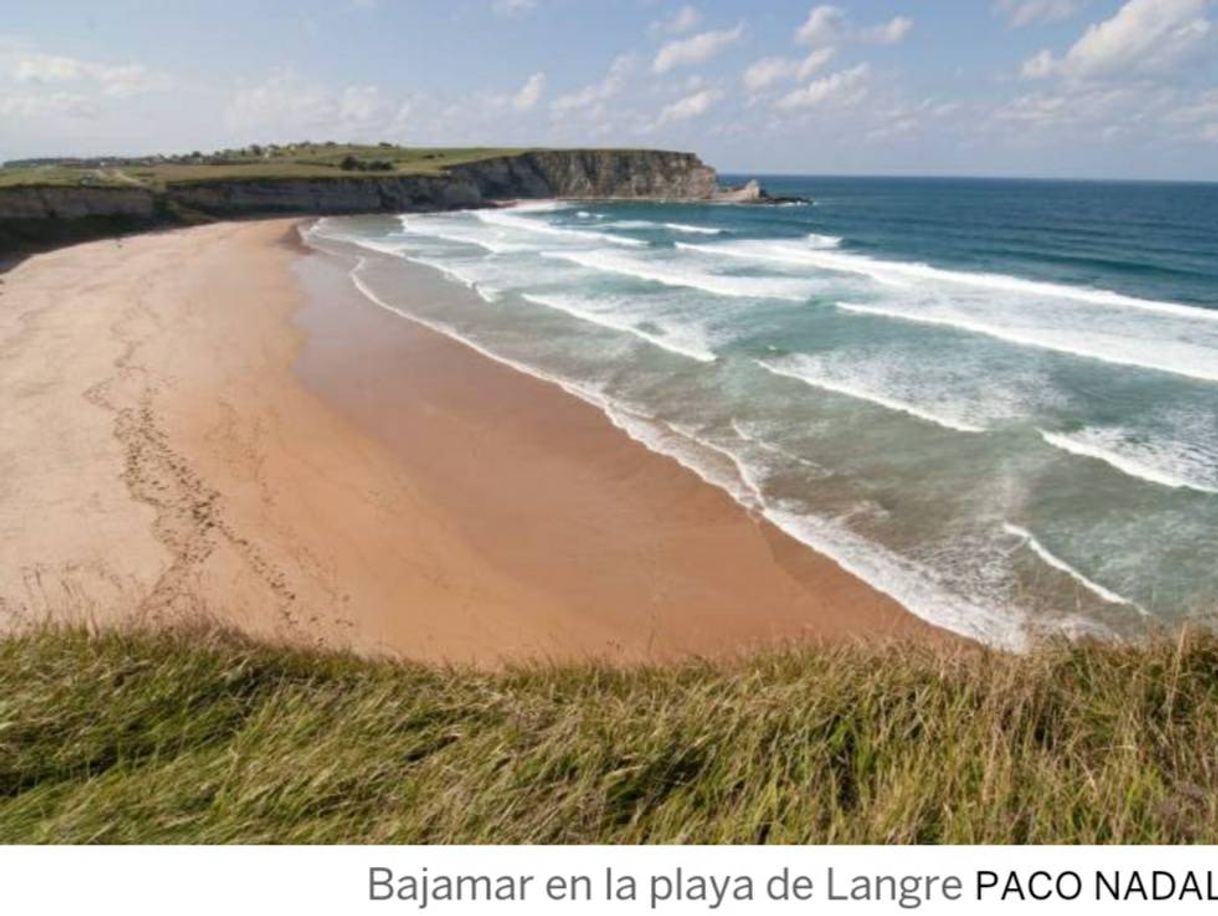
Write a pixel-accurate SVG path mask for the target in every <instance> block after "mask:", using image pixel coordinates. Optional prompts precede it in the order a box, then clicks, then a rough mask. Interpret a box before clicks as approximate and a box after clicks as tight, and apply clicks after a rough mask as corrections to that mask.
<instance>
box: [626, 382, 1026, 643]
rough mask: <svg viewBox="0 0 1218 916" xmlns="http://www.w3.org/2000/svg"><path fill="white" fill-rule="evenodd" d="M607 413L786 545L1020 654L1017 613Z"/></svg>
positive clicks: (738, 468)
mask: <svg viewBox="0 0 1218 916" xmlns="http://www.w3.org/2000/svg"><path fill="white" fill-rule="evenodd" d="M606 412H607V413H608V414H609V416H610V419H611V420H613V422H614V423H615V424H616V425H617V426H618V427H619V428H620V429H622V430H623V431H624V432H626V433H627V434H628V435H629V436H631V438H633V439H635V440H636V441H638V442H641V443H642V444H643V445H646V446H647V447H648V448H650V449H651V450H652V451H654V452H659V453H660V454H664V455H668V456H669V457H670V458H673V459H674V460H676V461H677V462H678V463H679V464H681V465H682V466H684V467H686V468H688V469H689V470H691V471H693V472H694V473H695V474H697V475H698V476H699V477H701V478H702V479H703V480H704V481H706V482H707V483H710V484H712V485H714V486H717V487H719V488H720V489H722V490H724V491H726V492H727V493H728V494H729V495H730V496H732V497H733V498H734V499H735V500H736V501H737V502H738V503H740V504H741V505H742V506H743V507H744V508H746V509H750V510H753V511H758V512H759V513H760V514H761V515H762V516H763V517H764V518H766V519H767V520H768V521H770V522H771V523H772V524H774V525H775V526H777V527H778V528H779V529H781V530H782V531H784V532H786V533H787V534H788V535H790V536H791V537H792V538H794V539H795V540H797V541H799V542H800V543H802V544H804V545H806V546H808V547H810V548H811V549H812V550H815V551H816V552H817V553H819V554H821V555H822V556H825V557H828V558H829V559H830V560H832V561H833V562H834V563H836V564H837V565H838V566H840V567H841V568H842V569H844V570H845V571H846V572H848V573H850V574H851V575H854V576H856V577H858V578H859V579H861V580H862V581H864V582H866V583H867V584H868V585H870V586H871V587H872V588H874V589H876V590H877V591H880V592H882V593H884V594H885V595H888V596H889V597H891V598H893V599H894V600H895V601H897V602H898V603H899V604H901V605H903V606H904V607H905V608H907V609H908V610H909V611H910V612H911V613H913V614H914V615H915V616H917V617H920V618H922V619H923V620H926V621H927V622H929V623H931V624H933V625H935V626H939V627H943V628H944V629H947V630H951V631H952V632H955V633H959V634H961V635H963V636H967V637H969V638H971V639H976V640H978V641H980V642H983V643H986V644H988V645H992V646H995V647H998V648H1003V649H1008V650H1011V651H1020V650H1022V649H1024V648H1025V647H1026V644H1027V639H1026V634H1025V627H1026V621H1025V619H1024V617H1023V615H1022V614H1020V613H1018V612H1015V611H1010V610H1006V609H1002V608H993V607H989V606H987V605H984V604H981V603H978V602H974V601H971V600H969V599H968V598H965V597H963V596H960V595H958V594H956V593H954V592H953V591H952V590H951V589H949V588H947V587H945V586H944V585H942V584H941V583H940V582H939V581H938V580H937V577H936V575H935V573H934V572H933V571H932V570H930V569H928V568H926V567H924V566H922V565H921V564H918V563H916V562H914V561H912V560H910V559H907V558H905V557H902V556H900V555H899V554H896V553H894V552H892V551H890V550H888V549H887V548H885V547H883V546H881V545H880V544H876V543H874V542H873V541H869V540H868V539H866V538H864V537H862V536H861V535H858V534H856V533H854V532H853V531H851V530H850V528H849V527H847V526H846V525H845V524H844V523H843V522H841V521H839V520H836V519H831V518H822V517H819V516H815V515H810V514H806V513H803V512H794V511H791V510H789V509H785V508H782V507H780V506H774V505H770V504H768V503H767V502H766V500H765V498H764V495H763V494H762V491H761V487H760V485H759V482H758V480H757V477H756V475H755V474H754V473H753V472H752V470H751V469H750V468H749V467H748V465H747V463H745V462H744V461H743V460H742V459H741V458H740V457H739V456H737V455H735V454H733V453H732V452H731V451H730V450H728V449H725V448H723V447H722V446H718V445H713V444H711V443H709V442H708V441H707V440H705V439H695V438H693V437H691V436H690V435H689V433H688V432H687V431H684V430H682V429H679V428H675V427H673V426H671V425H670V424H667V423H664V422H663V421H658V420H656V419H654V418H644V417H641V416H639V415H638V414H632V413H631V412H630V411H628V410H624V409H623V408H621V407H620V406H618V405H614V406H610V407H608V408H607V409H606Z"/></svg>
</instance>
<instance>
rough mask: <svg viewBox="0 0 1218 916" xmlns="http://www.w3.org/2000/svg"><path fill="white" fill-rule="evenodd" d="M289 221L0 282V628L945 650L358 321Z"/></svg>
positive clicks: (431, 338) (94, 246)
mask: <svg viewBox="0 0 1218 916" xmlns="http://www.w3.org/2000/svg"><path fill="white" fill-rule="evenodd" d="M295 226H296V223H295V222H294V221H291V220H269V221H262V222H250V223H230V224H218V225H211V226H205V227H199V228H193V229H187V230H178V231H173V232H165V233H156V234H149V235H144V236H137V237H132V238H128V239H123V240H122V241H121V242H116V241H114V240H109V241H103V242H93V243H89V244H84V245H77V246H74V247H71V248H66V249H62V250H59V251H56V252H52V253H49V254H43V255H38V256H36V257H33V258H31V259H29V260H27V261H25V262H23V263H22V264H20V265H18V266H17V267H16V268H14V269H13V270H12V271H11V272H9V273H8V274H5V275H4V277H3V285H0V406H2V408H3V410H2V412H0V623H3V624H4V625H5V626H14V625H19V624H22V623H26V622H29V621H37V620H42V619H48V618H49V619H85V620H88V621H90V622H92V623H94V624H97V625H106V624H111V623H115V622H120V621H129V620H136V621H140V622H145V623H153V624H156V623H173V622H175V621H181V620H191V619H194V618H197V617H200V616H205V617H209V618H214V619H216V620H218V621H220V622H222V623H224V624H227V625H231V626H235V627H238V628H240V629H242V630H244V631H247V632H250V633H252V634H255V635H258V636H262V637H271V638H275V639H283V640H289V641H293V642H301V643H309V644H320V645H326V646H336V647H350V648H354V649H356V650H358V651H361V652H368V653H386V654H390V655H394V656H398V657H403V658H410V659H419V660H426V661H444V662H454V663H467V662H470V663H475V664H479V665H487V666H494V665H499V664H502V663H505V662H514V661H526V660H528V661H533V660H562V661H568V660H583V659H606V660H610V661H615V662H634V661H668V660H673V659H679V658H685V657H689V656H709V657H720V656H725V655H733V654H736V653H740V652H744V651H748V650H751V649H754V648H757V647H759V646H768V645H774V644H777V643H787V642H792V641H806V640H816V641H842V640H856V639H870V640H875V639H927V640H934V641H938V640H941V639H943V638H945V637H943V636H942V634H941V633H940V632H939V631H937V630H935V629H934V628H932V627H930V626H928V625H926V624H924V623H922V622H921V621H919V620H917V619H916V618H914V617H913V616H912V615H910V614H909V613H908V612H906V611H905V610H904V609H902V608H901V607H900V606H899V605H897V604H896V603H895V602H893V601H892V600H890V599H889V598H887V597H886V596H884V595H882V594H880V593H878V592H876V591H874V590H873V589H871V588H870V587H868V586H867V585H865V584H864V583H862V582H861V581H859V580H858V579H856V578H854V577H853V576H851V575H850V574H848V573H846V572H845V571H843V570H842V569H841V568H840V567H838V566H837V565H836V564H835V563H833V562H832V561H830V560H828V559H826V558H824V557H821V556H819V555H817V554H815V553H813V552H812V551H810V550H808V549H807V548H806V547H804V546H803V545H801V544H799V543H797V542H795V541H794V540H792V539H791V538H789V537H788V536H786V535H785V534H783V533H782V532H780V531H778V530H777V529H776V528H774V527H773V526H771V525H770V524H769V523H767V522H765V521H763V520H760V519H757V518H754V517H751V516H750V515H749V513H747V512H746V511H745V510H744V509H742V508H741V507H740V506H739V505H737V504H736V503H735V502H733V501H732V500H731V499H730V498H729V497H728V496H727V495H726V494H724V493H723V492H721V491H720V490H718V489H716V488H714V487H712V486H710V485H708V484H706V483H704V482H703V481H701V480H700V479H699V478H698V477H697V476H695V475H694V474H693V473H691V472H690V471H688V470H686V469H685V468H683V467H681V466H680V465H678V464H677V463H676V462H674V461H672V460H671V459H668V458H665V457H662V456H659V455H656V454H654V453H652V452H650V451H649V450H647V449H646V448H645V447H644V446H642V445H640V444H639V443H637V442H635V441H633V440H632V439H630V438H629V437H628V436H626V435H625V434H624V433H623V432H621V431H620V430H618V429H617V428H616V427H614V426H613V425H612V424H611V423H610V422H609V421H608V420H607V419H606V418H605V417H604V416H603V415H602V414H601V413H600V412H599V411H598V410H596V409H595V408H594V407H592V406H590V405H588V404H585V403H584V402H582V401H580V400H578V399H576V398H573V397H571V396H570V395H568V394H566V393H565V392H563V391H562V390H561V389H559V388H557V387H554V386H552V385H549V384H548V383H546V382H543V381H540V380H537V379H534V378H532V377H530V376H527V375H525V374H522V373H519V372H517V371H515V370H513V369H511V368H509V367H507V366H504V365H502V364H500V363H497V362H495V361H493V360H491V359H488V358H487V357H485V356H483V355H481V354H479V353H477V352H475V351H473V350H471V349H469V348H467V347H465V346H463V345H461V344H459V343H457V342H454V341H452V340H450V339H448V338H446V337H443V336H441V335H439V334H437V333H435V332H433V331H431V330H428V329H426V328H424V327H422V326H420V325H417V324H415V323H413V322H411V321H409V320H406V319H403V318H401V317H398V316H395V315H392V314H390V313H388V312H386V311H384V310H382V309H380V308H378V307H377V306H375V305H373V304H372V303H370V302H369V301H368V300H366V299H364V298H363V297H362V296H360V295H359V294H358V293H357V292H356V291H355V290H354V289H353V288H352V287H351V285H350V283H349V281H348V278H347V276H346V269H347V265H345V264H342V263H340V262H339V261H338V259H336V258H333V257H331V256H328V255H324V254H318V253H306V252H305V251H304V250H302V248H301V246H299V244H296V243H294V242H293V240H294V239H295V238H296V233H295ZM419 270H420V273H419V275H418V291H417V294H418V295H427V296H444V295H458V294H460V291H459V289H458V288H457V287H455V286H454V285H452V284H448V283H447V282H445V281H442V280H438V279H437V278H436V277H435V276H432V275H431V274H430V272H427V271H426V270H425V269H423V268H420V269H419Z"/></svg>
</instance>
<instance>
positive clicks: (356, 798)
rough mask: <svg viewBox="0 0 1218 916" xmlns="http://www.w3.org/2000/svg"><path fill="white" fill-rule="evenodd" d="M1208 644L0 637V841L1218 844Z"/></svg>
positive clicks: (1206, 640) (1213, 682)
mask: <svg viewBox="0 0 1218 916" xmlns="http://www.w3.org/2000/svg"><path fill="white" fill-rule="evenodd" d="M1216 767H1218V641H1215V639H1214V638H1213V637H1200V636H1198V637H1193V638H1189V639H1187V640H1183V641H1181V642H1180V643H1179V644H1172V643H1165V644H1161V645H1157V646H1154V647H1150V648H1144V649H1134V648H1112V647H1109V648H1103V647H1087V648H1073V649H1070V648H1057V649H1048V650H1044V651H1042V652H1040V653H1038V654H1035V655H1031V656H1027V657H1008V656H1002V655H997V654H990V653H984V652H969V653H964V654H963V655H960V656H955V657H948V656H947V655H945V654H942V653H936V652H935V651H933V650H911V649H899V648H888V649H868V648H845V649H806V650H801V651H797V652H791V653H787V654H774V655H770V656H766V657H759V658H756V659H753V660H751V661H747V662H742V663H740V664H738V665H732V666H723V665H721V666H712V665H708V664H689V665H685V666H679V667H672V668H654V669H633V670H610V669H603V668H596V667H558V668H544V669H543V668H537V669H530V670H519V671H512V672H506V673H498V674H495V673H476V672H469V671H452V670H441V669H438V668H429V667H423V666H403V665H395V664H391V663H387V662H372V661H366V660H360V659H357V658H353V657H349V656H343V655H337V654H319V653H310V652H307V651H300V650H290V649H283V648H274V647H268V646H263V645H257V644H255V643H252V642H250V641H247V640H244V639H241V638H239V637H235V636H232V635H226V634H222V633H214V632H201V631H196V632H179V633H168V634H166V633H162V634H159V635H158V634H148V633H108V634H104V635H101V636H89V635H87V634H85V633H84V632H83V631H79V630H45V631H41V632H37V633H32V634H28V635H22V636H10V637H8V638H5V639H3V640H2V641H0V840H4V841H8V842H110V843H127V842H150V843H161V842H222V843H223V842H237V841H241V842H253V843H261V842H296V843H322V842H331V843H332V842H417V843H437V842H473V843H479V842H505V843H517V842H558V843H566V842H640V841H642V842H665V841H666V842H695V841H696V842H719V841H736V842H745V843H749V842H759V841H769V842H792V841H807V842H835V843H836V842H864V843H870V842H903V841H921V842H970V843H973V842H976V843H987V842H995V843H1004V842H1042V843H1054V842H1099V843H1108V842H1129V843H1142V842H1169V843H1170V842H1193V841H1204V842H1211V843H1212V842H1215V841H1216V840H1218V770H1216Z"/></svg>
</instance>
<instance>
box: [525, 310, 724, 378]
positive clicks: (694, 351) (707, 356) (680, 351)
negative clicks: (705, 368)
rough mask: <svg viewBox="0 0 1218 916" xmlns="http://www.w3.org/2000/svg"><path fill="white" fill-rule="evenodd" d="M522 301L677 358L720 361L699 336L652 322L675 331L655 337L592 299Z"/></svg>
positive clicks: (651, 320) (705, 361)
mask: <svg viewBox="0 0 1218 916" xmlns="http://www.w3.org/2000/svg"><path fill="white" fill-rule="evenodd" d="M521 298H523V299H526V300H528V301H529V302H532V303H535V304H536V305H541V306H545V307H546V308H550V309H554V310H556V311H560V312H564V313H566V314H568V315H571V316H573V317H575V318H579V319H580V320H581V321H587V322H590V323H592V324H595V325H599V326H600V327H603V328H609V329H610V330H614V331H623V332H625V333H627V334H633V335H634V336H635V337H638V338H640V339H642V340H645V341H647V342H648V343H650V344H652V345H653V346H656V347H660V348H661V349H663V350H667V351H668V352H669V353H675V354H677V355H678V356H684V357H687V358H689V359H695V360H697V361H698V362H702V363H713V362H714V361H715V359H716V358H717V357H716V356H715V353H714V352H713V351H712V350H711V349H710V348H709V347H707V346H706V345H705V342H704V341H703V340H702V339H701V338H700V337H699V336H698V335H696V334H693V333H690V332H689V331H688V329H683V328H682V329H677V328H672V327H671V326H668V325H664V324H661V323H659V322H656V321H655V320H654V319H650V322H651V323H652V324H655V325H656V326H657V327H660V328H661V329H662V330H665V331H670V332H675V333H671V334H652V333H650V332H648V331H646V330H644V329H642V328H640V327H638V326H637V325H635V324H633V323H632V322H631V321H630V320H629V319H628V318H624V317H618V316H616V315H613V314H607V313H606V312H604V311H601V310H598V309H596V308H594V307H593V306H594V305H595V301H593V300H587V299H579V298H576V297H572V296H553V295H544V296H543V295H537V294H535V293H522V294H521ZM681 332H684V333H681ZM677 333H680V339H676V334H677Z"/></svg>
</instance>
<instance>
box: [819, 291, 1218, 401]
mask: <svg viewBox="0 0 1218 916" xmlns="http://www.w3.org/2000/svg"><path fill="white" fill-rule="evenodd" d="M837 307H838V308H839V309H842V310H843V311H846V312H852V313H854V314H856V315H870V316H873V317H879V318H890V319H895V320H897V321H911V322H914V323H915V324H927V325H935V326H938V327H947V328H955V329H956V330H959V331H967V332H969V333H971V334H983V335H985V336H987V337H993V338H994V339H996V340H1001V341H1004V342H1006V343H1012V344H1016V345H1017V346H1021V347H1036V348H1038V349H1041V350H1052V351H1054V352H1056V353H1065V354H1068V355H1070V356H1081V357H1084V358H1086V359H1095V360H1099V361H1100V362H1105V363H1111V364H1113V365H1117V366H1135V367H1137V368H1139V369H1150V370H1152V371H1155V372H1167V373H1170V374H1172V375H1181V376H1185V377H1187V378H1194V379H1198V380H1200V381H1204V382H1218V355H1216V354H1214V353H1213V351H1211V350H1208V349H1205V348H1200V347H1190V346H1188V345H1175V346H1173V345H1171V343H1170V342H1167V345H1166V346H1165V345H1164V342H1162V341H1161V342H1160V343H1159V347H1160V351H1161V352H1160V353H1159V354H1158V356H1157V358H1151V357H1154V356H1155V354H1154V353H1153V352H1152V350H1151V347H1152V346H1153V344H1152V342H1151V341H1149V340H1146V339H1134V338H1119V339H1115V340H1113V339H1112V338H1108V339H1106V340H1104V341H1101V340H1097V339H1096V338H1095V336H1094V335H1092V336H1090V337H1088V336H1087V335H1086V334H1085V333H1084V332H1083V331H1082V330H1081V329H1075V328H1063V329H1061V331H1059V332H1056V333H1055V331H1054V330H1053V329H1052V328H1012V327H1009V326H1006V325H1001V324H995V323H992V322H986V321H984V320H981V319H978V318H975V317H971V316H967V315H961V314H959V313H949V314H942V313H935V314H927V313H925V312H919V311H914V310H910V309H904V308H888V307H885V306H878V305H862V304H858V303H852V302H839V303H837ZM1063 338H1065V339H1063ZM1114 343H1116V344H1117V346H1116V347H1114V346H1113V344H1114ZM1189 356H1192V357H1193V358H1192V359H1191V360H1189V359H1188V357H1189ZM1186 360H1187V362H1188V364H1185V361H1186Z"/></svg>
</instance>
